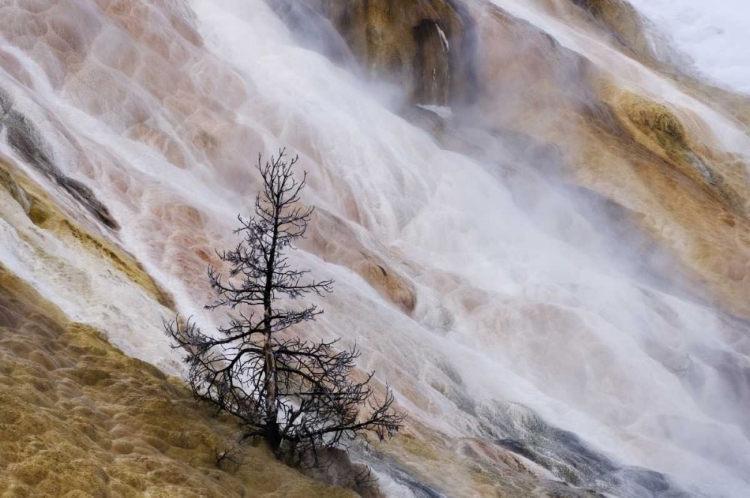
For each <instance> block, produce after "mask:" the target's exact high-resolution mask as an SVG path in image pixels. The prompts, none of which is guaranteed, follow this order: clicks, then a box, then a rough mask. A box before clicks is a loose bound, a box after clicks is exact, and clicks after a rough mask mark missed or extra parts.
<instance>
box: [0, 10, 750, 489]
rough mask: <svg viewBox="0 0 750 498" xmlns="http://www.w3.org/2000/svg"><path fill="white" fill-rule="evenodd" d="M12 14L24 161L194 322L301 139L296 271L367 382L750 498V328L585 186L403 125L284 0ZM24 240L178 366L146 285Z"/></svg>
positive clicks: (8, 24)
mask: <svg viewBox="0 0 750 498" xmlns="http://www.w3.org/2000/svg"><path fill="white" fill-rule="evenodd" d="M493 2H494V4H496V5H498V6H500V7H502V8H505V9H507V10H508V11H509V12H511V13H512V14H514V15H517V16H519V17H521V18H524V19H526V20H528V21H530V22H531V23H532V24H534V25H535V26H537V27H538V28H540V29H542V30H544V31H546V32H547V33H549V34H550V35H552V36H553V37H554V38H556V39H557V40H558V41H559V42H560V43H561V44H563V45H564V46H566V47H567V48H570V49H571V50H574V51H580V52H581V53H584V54H585V55H586V56H587V57H589V58H590V59H591V60H594V61H596V62H598V63H600V64H603V65H610V68H611V71H612V72H613V73H614V74H615V75H618V74H623V79H624V80H626V81H627V82H628V84H629V85H632V86H633V88H636V87H637V88H639V89H643V88H646V89H648V91H649V92H651V93H653V94H657V95H661V96H663V97H664V98H665V99H667V100H669V99H672V100H674V101H676V102H679V103H682V104H685V105H689V107H690V108H692V109H693V110H694V111H695V112H696V113H698V114H699V115H701V116H702V117H703V118H704V119H705V121H706V122H707V123H709V125H710V126H711V127H713V128H714V131H716V132H717V133H718V134H720V137H721V140H724V142H725V145H726V146H727V148H728V149H730V150H734V151H738V152H742V153H748V152H750V147H749V146H748V144H750V138H748V136H747V135H746V134H745V133H744V132H743V131H740V130H739V129H737V128H736V127H735V124H734V123H732V122H731V120H729V119H728V118H725V117H723V116H720V115H719V113H716V112H715V111H713V110H711V109H709V108H707V107H706V106H705V105H703V104H701V103H699V102H697V101H694V100H693V99H692V98H691V97H690V96H688V95H685V94H682V93H679V91H678V90H677V89H676V88H674V87H673V86H671V84H670V83H668V82H666V80H664V79H662V78H661V77H660V76H658V75H657V74H655V73H653V72H651V71H650V70H649V69H646V68H645V67H642V66H640V65H638V63H636V62H633V61H631V60H630V59H628V58H627V57H625V56H623V55H621V54H619V53H615V51H614V50H611V49H609V48H607V47H606V46H605V45H604V44H603V43H602V44H598V42H597V43H588V44H587V43H585V42H586V41H587V40H594V38H593V37H592V38H589V37H588V36H587V35H584V34H581V33H577V32H575V30H574V29H573V28H571V27H570V26H566V25H565V24H564V23H562V22H561V21H557V20H554V19H552V18H550V17H548V14H546V13H543V12H542V11H541V10H540V11H536V10H535V8H534V7H533V6H532V5H530V4H531V2H520V1H517V0H507V1H506V0H502V1H501V0H493ZM634 3H635V4H636V6H638V2H634ZM0 15H2V16H3V17H4V18H5V19H6V21H3V22H2V25H0V36H2V39H0V60H2V61H3V64H2V70H1V71H0V87H2V89H3V91H4V92H5V93H6V94H7V98H6V101H7V102H8V103H7V104H4V107H5V109H4V115H3V116H5V117H4V118H2V119H3V121H0V123H3V129H4V131H3V141H2V144H1V145H0V152H1V153H2V157H3V158H4V159H5V160H6V161H7V162H11V163H14V164H17V165H19V166H20V167H22V168H23V170H24V171H26V173H27V174H29V175H30V176H32V177H33V178H35V179H37V180H38V181H39V182H40V183H42V184H45V185H47V186H48V192H49V194H50V195H51V196H53V198H54V199H55V200H56V202H57V203H58V204H59V205H61V206H63V207H64V209H67V211H68V212H69V213H71V216H75V217H76V219H77V220H78V221H79V222H80V223H82V224H84V225H86V226H88V227H92V230H95V231H97V232H98V233H99V234H100V235H101V236H103V237H108V238H110V239H111V240H112V241H113V242H114V243H116V244H119V245H121V246H122V247H123V248H125V249H126V250H127V251H129V252H130V253H132V254H133V255H134V256H135V257H136V258H137V259H138V260H139V261H140V262H141V263H142V264H143V265H144V267H145V269H146V270H147V271H148V272H149V273H150V274H151V275H153V276H154V277H155V279H156V280H157V282H158V283H159V284H161V286H163V287H164V288H166V289H167V290H169V291H170V292H171V293H172V294H173V295H174V296H175V298H176V301H177V309H178V310H179V311H180V312H181V313H183V314H195V315H196V316H197V317H198V319H199V321H200V323H202V324H203V326H204V327H205V328H208V327H210V325H211V323H212V320H215V319H217V317H214V316H210V315H207V314H205V313H204V312H203V311H201V310H200V307H201V306H202V304H203V303H204V302H206V301H207V298H208V296H209V294H208V289H207V285H206V280H205V278H204V275H205V273H204V272H205V267H206V265H207V263H208V262H212V261H214V260H213V259H212V256H211V255H212V253H213V250H214V249H215V248H220V247H224V246H229V245H231V244H232V243H233V241H234V239H233V238H232V235H231V231H232V229H233V220H234V219H235V216H236V214H237V213H238V212H240V213H247V212H249V210H250V207H251V203H252V200H253V198H254V192H255V186H256V182H257V179H256V178H255V177H254V174H253V171H252V167H251V166H252V164H253V163H254V162H255V160H256V157H257V153H258V151H262V152H264V153H272V152H275V150H276V148H277V147H280V146H287V147H289V148H290V150H291V151H294V152H299V154H300V155H301V161H300V165H301V167H303V168H304V169H306V170H307V171H308V174H309V188H308V190H307V192H306V195H307V197H306V199H305V201H306V202H308V203H309V204H312V205H315V206H317V207H318V210H319V215H318V216H317V217H316V223H315V224H314V226H313V227H312V228H311V229H312V230H313V232H314V233H313V235H312V236H311V238H310V240H309V241H307V242H306V244H305V245H304V247H302V248H301V250H299V251H297V252H296V253H294V255H293V257H294V258H295V260H298V261H299V262H301V263H302V264H304V265H305V266H307V267H310V268H312V270H313V273H314V274H315V275H318V276H320V277H321V278H333V279H335V281H336V290H335V293H334V294H333V295H332V296H331V297H329V298H327V299H326V300H325V302H323V303H322V305H323V307H324V308H325V310H326V313H325V314H324V315H323V316H322V317H321V318H320V319H319V320H318V321H317V322H316V323H315V327H314V328H313V329H311V330H309V331H305V332H306V333H310V334H314V335H324V336H326V337H342V338H343V340H344V343H346V344H351V343H354V342H356V343H357V344H358V346H359V347H360V348H361V350H362V351H363V356H362V359H361V362H360V365H361V367H362V368H363V369H368V370H369V369H375V370H376V371H377V373H378V379H380V380H381V381H386V380H387V381H388V382H390V383H391V385H392V386H393V387H394V389H395V390H396V392H397V394H398V401H399V403H400V404H401V406H403V408H404V410H405V411H406V412H407V413H408V415H409V417H410V418H411V419H412V421H415V422H416V423H419V424H421V425H424V426H425V427H427V428H428V429H429V430H430V431H435V432H436V433H438V434H441V435H442V436H443V437H445V438H448V439H449V440H455V441H463V440H469V439H471V440H484V441H487V442H490V443H492V444H496V445H498V446H500V447H502V448H505V449H509V450H510V451H513V452H515V453H517V454H518V455H519V458H522V459H523V461H524V462H526V464H527V465H528V467H529V468H533V469H535V470H534V472H536V473H537V476H538V477H541V478H545V479H552V480H561V479H567V480H568V481H569V482H571V483H572V484H578V485H581V486H582V487H586V488H593V489H596V490H598V491H601V492H607V493H610V494H612V495H618V496H633V497H636V496H682V495H681V494H680V493H683V492H684V493H686V494H690V495H693V494H694V495H696V496H700V495H701V494H704V495H706V496H734V497H741V496H747V495H748V494H750V481H749V480H748V478H749V476H750V439H749V438H748V434H750V422H749V421H748V418H747V413H748V411H747V409H748V407H750V399H749V398H748V395H747V392H748V385H750V381H748V380H747V372H748V371H750V358H749V357H748V354H749V353H750V351H749V347H748V343H747V341H748V340H747V337H748V325H747V324H746V323H742V322H741V321H739V320H732V319H729V318H727V317H726V315H724V314H723V313H721V312H719V311H716V310H715V309H713V308H711V307H709V306H708V305H704V304H700V303H697V300H695V299H690V298H687V297H685V295H684V293H674V294H672V293H666V292H664V291H663V290H662V288H661V287H658V286H652V285H651V283H650V282H651V281H650V280H649V279H648V278H647V277H649V275H645V274H644V273H643V272H644V270H642V269H639V267H638V265H637V264H633V262H634V261H635V260H637V259H638V258H639V257H640V255H639V254H628V253H627V251H624V252H625V254H624V255H623V254H620V255H619V256H618V258H616V259H613V258H611V257H610V255H611V251H612V250H613V248H615V247H616V246H617V245H619V244H620V243H621V242H623V241H622V240H610V239H609V235H608V234H609V232H607V230H606V227H604V226H603V225H602V224H600V223H604V222H603V221H602V220H600V221H599V222H597V221H596V219H595V218H592V217H591V216H584V215H583V214H582V212H581V211H582V210H586V209H589V208H590V206H588V205H584V204H582V203H581V199H579V198H578V197H577V195H576V194H571V193H570V191H569V190H564V189H561V188H558V187H555V186H554V185H555V182H554V181H549V182H548V180H545V179H543V178H542V177H541V175H538V174H536V173H534V174H527V175H521V176H520V177H517V176H513V175H510V176H509V175H508V174H507V171H505V170H503V169H502V168H500V167H498V166H497V165H496V164H494V163H492V164H491V163H484V162H481V161H478V160H475V159H472V158H470V157H468V156H466V155H462V154H460V153H457V152H450V151H446V150H444V149H443V148H441V146H439V145H438V144H437V143H436V142H435V140H434V139H433V138H432V137H431V136H430V135H429V134H428V133H427V132H425V131H423V130H422V129H420V128H418V127H416V126H414V125H412V124H410V123H409V122H407V121H405V120H404V119H402V118H401V117H399V116H398V115H397V114H395V113H394V112H393V108H394V107H395V106H394V105H393V101H394V99H395V97H394V96H396V95H397V93H398V92H397V91H396V90H394V89H392V88H390V87H387V86H375V84H365V83H363V82H362V81H361V80H360V79H358V77H357V76H356V75H354V74H352V73H351V72H349V71H347V70H346V69H345V68H342V67H339V66H337V65H335V64H334V63H332V62H331V61H330V60H328V59H326V57H324V56H323V55H320V54H319V53H316V52H313V51H310V50H307V49H306V48H305V47H302V46H300V45H299V44H298V41H296V40H295V38H294V37H293V35H292V33H290V32H289V30H288V28H287V26H285V25H284V24H283V23H282V21H281V20H280V19H279V18H278V17H277V16H276V14H275V13H274V12H273V11H272V10H271V9H270V8H269V7H268V6H267V5H266V3H264V2H262V1H260V0H242V1H240V0H222V1H214V2H209V1H206V0H194V1H192V2H191V3H189V4H188V3H183V2H181V1H179V0H171V1H166V0H165V1H159V2H146V1H142V2H108V1H105V0H102V1H99V2H77V1H73V0H71V1H68V2H59V3H53V2H48V3H45V2H32V1H26V0H21V1H19V2H11V3H10V4H4V5H3V6H2V7H0ZM442 37H443V39H444V38H445V35H444V34H443V35H442ZM445 45H446V47H447V46H449V45H448V43H447V40H446V42H445ZM633 68H635V69H633ZM625 73H628V74H631V75H632V74H636V76H635V77H632V79H630V80H628V77H629V76H624V74H625ZM686 103H687V104H686ZM11 111H12V112H16V113H18V114H19V115H23V116H25V117H26V119H27V120H28V121H30V122H32V123H33V124H34V126H35V131H34V132H33V133H31V132H29V133H30V136H34V137H35V139H36V140H37V142H36V143H37V145H38V146H39V147H41V148H44V150H45V153H46V154H47V155H48V156H49V157H51V158H53V162H54V164H55V166H56V167H57V168H58V169H59V170H60V171H61V172H62V174H64V175H67V176H69V177H72V178H74V179H77V180H79V181H81V182H83V183H84V184H86V185H88V186H89V187H90V188H91V189H92V190H93V193H94V194H95V196H96V198H97V199H99V200H100V201H101V202H103V203H104V204H106V205H107V206H108V208H109V211H110V212H111V214H112V216H113V217H114V219H115V220H116V221H117V223H118V224H119V225H120V226H121V230H120V231H119V232H118V233H115V232H112V231H108V230H107V229H106V228H105V227H104V226H102V225H101V223H100V222H99V221H97V220H96V219H95V218H94V217H93V216H92V215H91V214H90V213H87V212H86V211H82V210H80V209H78V208H77V207H76V203H75V200H74V199H73V198H72V197H71V196H70V193H69V192H67V191H66V190H65V189H64V188H62V187H60V186H59V185H55V184H53V183H52V182H49V181H47V180H45V179H44V175H43V173H42V172H40V171H39V169H38V167H35V165H34V164H33V163H32V161H30V160H29V159H28V157H24V156H23V154H22V153H21V152H19V147H18V146H17V144H16V146H14V144H13V143H12V140H10V131H11V130H12V128H11V124H9V121H7V119H6V118H7V116H9V115H10V114H9V113H10V112H11ZM453 112H457V110H456V109H453ZM445 116H446V117H449V115H448V114H446V115H445ZM499 150H500V151H501V152H499V153H500V154H506V155H507V157H499V158H497V159H498V161H499V162H502V161H504V160H507V161H511V153H510V152H508V151H505V152H503V151H504V149H502V148H500V149H499ZM512 160H513V161H515V162H516V163H517V164H514V165H513V168H515V169H514V170H515V171H523V170H525V169H529V170H531V169H532V168H531V166H532V165H527V164H525V162H529V163H530V162H532V159H530V158H528V157H526V158H523V157H522V158H520V159H519V158H518V157H513V158H512ZM527 166H528V168H527ZM533 166H538V165H533ZM511 176H512V178H511ZM519 198H523V201H522V202H521V201H520V200H519ZM581 206H584V207H583V208H582V207H581ZM19 216H20V215H19ZM17 223H21V222H17ZM11 225H13V226H11ZM26 225H28V226H29V227H30V226H31V225H30V224H29V223H26ZM19 226H20V225H19ZM24 230H26V231H24ZM560 232H565V235H566V237H565V239H566V240H562V239H561V238H560V237H559V233H560ZM0 234H1V237H0V238H1V239H2V249H1V250H0V260H2V263H3V264H4V265H6V266H7V267H9V268H11V269H12V270H14V271H15V272H16V273H17V274H19V275H20V276H22V277H23V278H24V279H26V280H28V281H30V282H32V283H33V284H34V285H35V287H37V288H38V289H39V290H40V291H41V292H42V293H43V294H44V295H45V296H46V297H48V298H49V299H50V300H52V301H53V302H55V303H57V304H58V305H59V306H60V307H61V308H62V309H63V310H64V311H65V312H66V313H68V314H69V315H70V316H71V317H73V318H75V319H77V320H80V321H84V322H87V323H90V324H92V325H95V326H97V327H100V328H102V329H104V330H107V331H108V333H109V337H110V340H111V341H112V342H113V343H115V344H116V345H118V346H120V347H121V348H122V349H123V350H124V351H125V352H126V353H128V354H130V355H133V356H136V357H139V358H143V359H145V360H147V361H150V362H152V363H154V364H156V365H158V366H160V367H161V368H163V369H165V370H167V371H170V372H172V373H175V372H178V371H179V369H180V366H179V363H178V359H177V357H176V356H175V355H174V353H172V352H171V351H170V348H169V346H168V342H167V339H166V338H164V337H163V333H162V331H161V323H162V319H163V318H167V317H170V314H171V312H170V311H169V310H168V309H167V308H165V307H164V306H161V305H160V304H158V303H157V302H156V301H155V300H154V299H152V298H151V297H150V296H148V295H147V293H146V292H145V291H144V290H143V289H142V288H140V287H138V286H134V285H132V283H130V282H128V281H126V280H125V279H123V278H122V277H121V276H120V275H117V274H115V273H113V272H112V271H110V270H108V269H107V268H108V267H107V266H106V265H105V264H104V263H102V262H101V261H98V260H97V258H95V257H93V256H91V255H89V254H88V253H86V252H85V251H83V250H79V251H76V250H74V249H71V247H70V246H69V245H66V244H64V243H61V242H59V241H57V240H56V239H55V238H54V237H53V236H49V235H44V234H40V233H39V231H38V230H36V231H34V229H33V228H26V229H21V228H18V227H17V226H16V225H15V224H13V223H10V222H3V227H2V231H1V232H0ZM630 235H632V236H633V237H635V234H630ZM570 241H574V242H575V243H571V242H570ZM363 255H367V256H366V258H367V260H368V261H370V262H371V266H372V267H373V268H379V271H382V274H383V278H384V282H385V284H383V285H382V286H381V287H380V288H379V287H378V286H374V285H372V282H369V281H368V279H367V278H365V276H363V273H362V272H361V271H360V272H356V271H353V270H352V269H351V265H352V261H355V262H358V261H360V260H361V259H362V256H363ZM378 265H380V266H379V267H378ZM392 287H396V291H395V294H396V295H398V296H401V299H393V295H394V292H391V291H392V290H393V289H392ZM389 292H390V294H389ZM389 296H390V299H389V298H388V297H389ZM743 375H744V376H745V377H743ZM386 451H387V450H386ZM358 455H359V456H360V457H361V458H364V459H366V460H368V461H369V462H370V463H371V464H372V465H373V466H374V468H375V470H376V471H377V472H378V473H379V474H380V475H381V476H382V477H383V482H384V483H386V485H384V486H385V490H386V491H387V492H388V493H390V494H393V495H400V494H404V495H408V494H409V493H416V494H418V492H423V493H424V492H427V491H425V489H430V488H432V491H429V492H435V493H438V492H439V491H438V490H439V489H441V488H442V489H443V492H444V493H447V494H448V495H459V494H461V493H462V490H461V489H460V481H459V479H458V477H457V472H458V471H457V470H454V469H452V468H450V466H448V467H446V465H448V464H449V463H450V462H445V461H443V462H440V461H438V462H437V463H434V464H433V463H431V462H430V461H429V460H424V461H421V462H414V458H413V456H409V455H408V454H400V453H399V451H396V450H394V451H393V452H392V453H391V454H389V453H385V454H383V455H380V454H378V455H375V454H370V453H358ZM406 461H408V462H410V464H411V467H409V469H410V470H409V471H408V472H407V471H406V470H405V468H406V467H408V465H405V464H404V462H406ZM532 461H533V462H536V465H535V464H534V463H532ZM543 467H544V468H543ZM454 472H455V476H454ZM413 474H417V475H413ZM420 476H421V477H420ZM454 478H455V481H456V482H458V483H459V484H455V486H457V487H456V488H453V489H448V487H449V486H450V484H449V482H450V480H451V479H454ZM417 482H422V484H423V485H424V487H423V488H420V487H419V486H418V485H417V484H415V483H417ZM419 489H422V491H418V490H419ZM415 490H416V491H415ZM470 494H471V493H469V492H467V495H470Z"/></svg>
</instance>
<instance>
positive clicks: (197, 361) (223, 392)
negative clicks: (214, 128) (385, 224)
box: [165, 149, 403, 463]
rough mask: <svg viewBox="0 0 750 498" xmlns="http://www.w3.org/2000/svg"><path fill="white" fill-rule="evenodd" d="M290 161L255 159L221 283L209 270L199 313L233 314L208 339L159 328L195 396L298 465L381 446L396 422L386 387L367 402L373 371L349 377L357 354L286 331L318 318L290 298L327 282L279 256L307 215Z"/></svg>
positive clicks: (327, 287) (178, 326)
mask: <svg viewBox="0 0 750 498" xmlns="http://www.w3.org/2000/svg"><path fill="white" fill-rule="evenodd" d="M297 160H298V158H296V157H295V158H294V159H292V160H290V161H287V160H286V159H285V152H284V150H283V149H282V150H281V151H280V152H279V155H278V157H271V161H270V162H266V163H265V165H263V164H262V161H261V159H260V158H259V160H258V166H257V167H258V170H259V172H260V175H261V177H262V179H263V187H262V190H261V191H260V193H259V194H258V196H257V197H256V200H255V216H254V217H252V218H250V219H243V218H242V217H241V216H240V217H239V221H240V224H241V225H240V228H239V229H238V230H237V231H236V233H238V234H241V235H242V236H243V239H242V241H241V242H240V243H239V244H238V245H237V246H236V248H235V249H234V250H231V251H226V252H222V253H218V255H219V257H220V258H221V260H222V261H224V262H225V263H226V264H227V266H228V267H229V273H228V276H226V277H225V276H224V275H222V273H221V271H220V270H218V269H216V268H213V267H209V270H208V278H209V281H210V284H211V286H212V287H213V289H214V290H215V291H216V294H217V299H216V300H215V301H214V302H212V303H210V304H209V305H207V306H206V308H208V309H212V310H215V309H218V308H228V309H230V310H232V312H231V318H229V320H228V323H227V325H225V326H223V327H221V328H219V329H218V334H216V335H206V334H203V333H202V332H201V331H200V329H199V328H198V327H197V326H196V324H195V323H194V322H193V321H191V320H188V321H187V322H182V321H181V320H179V318H178V319H177V320H174V321H172V322H169V323H167V324H165V327H166V332H167V334H168V335H169V336H170V337H171V338H172V339H173V341H174V342H173V347H175V348H184V350H185V351H186V352H187V353H186V356H185V358H184V359H185V362H186V363H187V365H188V366H189V372H188V381H189V383H190V386H191V388H192V391H193V394H194V395H195V397H196V398H198V399H200V400H203V401H206V402H208V403H210V404H211V405H214V406H215V407H216V408H217V409H218V410H219V411H224V412H228V413H230V414H232V415H234V416H235V417H237V419H239V421H240V422H241V425H242V428H243V433H242V436H241V438H240V439H241V440H247V439H250V438H258V437H261V438H264V439H265V440H266V441H267V443H268V444H269V446H270V447H271V449H272V450H273V451H274V453H275V454H276V455H277V456H278V457H280V458H282V457H284V458H289V459H292V460H293V461H296V462H300V461H302V460H303V459H305V460H307V461H311V460H310V457H312V461H313V462H315V463H317V461H318V459H317V455H318V452H319V450H320V449H322V448H330V447H339V446H341V445H342V443H344V442H345V441H349V440H354V439H357V438H358V437H363V438H365V439H367V435H368V434H374V435H375V436H376V437H377V438H378V439H380V440H381V441H382V440H384V439H386V438H388V437H390V436H392V435H393V433H394V432H395V431H397V430H398V429H399V426H400V424H401V421H402V419H403V417H402V416H401V415H399V414H397V413H396V412H395V411H394V410H393V408H392V407H393V402H394V398H393V393H392V391H391V390H390V388H388V386H386V389H385V395H384V397H383V399H381V400H380V401H378V402H376V401H374V397H373V391H372V388H371V387H370V381H371V380H372V377H373V373H370V374H368V375H365V376H364V379H363V380H361V381H355V380H353V378H352V376H351V374H352V373H353V371H354V369H355V367H356V365H355V360H356V359H357V358H358V357H359V351H358V350H357V349H356V347H353V348H351V349H343V350H339V349H337V348H336V345H337V341H330V342H326V341H322V342H310V341H305V340H302V339H300V338H299V337H295V336H294V335H293V334H290V333H289V332H290V331H288V329H289V328H290V327H293V326H294V325H297V324H300V323H302V322H308V321H311V320H314V319H315V317H316V316H317V315H319V314H320V313H322V311H321V310H320V309H318V307H317V306H315V305H310V306H307V307H304V308H303V309H301V310H300V309H298V308H299V307H298V308H297V309H293V308H291V307H289V306H288V305H289V302H290V300H295V299H297V298H300V297H302V296H305V295H307V294H317V295H319V296H322V295H323V294H327V293H329V292H331V290H332V284H333V282H332V281H331V280H324V281H316V280H313V279H310V278H308V277H309V276H308V274H309V270H298V269H294V268H292V266H291V264H290V262H289V260H288V257H287V256H286V255H285V253H286V251H287V250H289V249H294V246H293V242H294V241H295V240H296V239H299V238H300V237H303V236H304V234H305V230H306V229H307V225H308V222H309V221H310V216H311V214H312V211H313V209H312V208H305V207H302V206H301V205H300V203H299V200H300V192H301V190H302V189H303V188H304V187H305V179H306V174H305V175H304V176H303V178H302V180H301V181H297V180H295V178H294V175H293V171H292V170H293V167H294V165H295V164H296V163H297ZM284 298H286V299H285V300H286V303H287V306H286V307H285V306H283V303H282V302H281V300H282V299H284Z"/></svg>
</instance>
